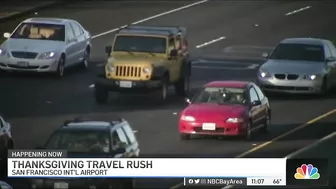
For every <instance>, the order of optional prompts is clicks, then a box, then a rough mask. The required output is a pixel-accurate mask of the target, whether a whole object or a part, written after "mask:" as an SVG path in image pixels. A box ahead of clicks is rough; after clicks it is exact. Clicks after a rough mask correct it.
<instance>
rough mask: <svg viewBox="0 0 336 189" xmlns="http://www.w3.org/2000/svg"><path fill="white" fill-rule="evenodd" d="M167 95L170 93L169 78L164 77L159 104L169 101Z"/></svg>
mask: <svg viewBox="0 0 336 189" xmlns="http://www.w3.org/2000/svg"><path fill="white" fill-rule="evenodd" d="M167 93H168V79H167V77H164V78H163V79H162V85H161V88H160V90H159V94H157V95H158V97H157V98H158V101H159V103H165V102H166V100H167Z"/></svg>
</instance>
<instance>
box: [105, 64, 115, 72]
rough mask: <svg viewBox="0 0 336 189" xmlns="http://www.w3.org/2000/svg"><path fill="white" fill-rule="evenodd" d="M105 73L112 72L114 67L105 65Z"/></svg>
mask: <svg viewBox="0 0 336 189" xmlns="http://www.w3.org/2000/svg"><path fill="white" fill-rule="evenodd" d="M106 70H107V72H114V66H113V65H112V64H106Z"/></svg>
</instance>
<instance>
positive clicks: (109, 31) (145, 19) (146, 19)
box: [91, 0, 208, 39]
mask: <svg viewBox="0 0 336 189" xmlns="http://www.w3.org/2000/svg"><path fill="white" fill-rule="evenodd" d="M206 2H208V0H203V1H197V2H195V3H192V4H188V5H185V6H183V7H179V8H176V9H172V10H170V11H166V12H163V13H160V14H156V15H154V16H151V17H148V18H144V19H141V20H138V21H135V22H133V23H132V25H135V24H140V23H143V22H146V21H149V20H153V19H155V18H158V17H161V16H165V15H168V14H171V13H174V12H178V11H181V10H184V9H188V8H190V7H194V6H197V5H200V4H203V3H206ZM125 27H127V25H123V26H120V27H119V28H114V29H111V30H108V31H105V32H102V33H99V34H96V35H93V36H91V39H95V38H98V37H101V36H104V35H107V34H110V33H113V32H116V31H118V30H119V29H120V28H125Z"/></svg>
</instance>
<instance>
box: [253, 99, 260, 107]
mask: <svg viewBox="0 0 336 189" xmlns="http://www.w3.org/2000/svg"><path fill="white" fill-rule="evenodd" d="M259 105H261V101H260V100H255V101H253V102H252V106H259Z"/></svg>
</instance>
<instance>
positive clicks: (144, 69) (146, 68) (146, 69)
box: [142, 67, 152, 74]
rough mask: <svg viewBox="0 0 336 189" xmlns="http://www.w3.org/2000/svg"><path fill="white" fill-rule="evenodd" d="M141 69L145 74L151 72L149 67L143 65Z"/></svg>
mask: <svg viewBox="0 0 336 189" xmlns="http://www.w3.org/2000/svg"><path fill="white" fill-rule="evenodd" d="M142 71H143V72H144V73H145V74H149V73H151V71H152V69H151V68H149V67H145V68H143V70H142Z"/></svg>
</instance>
